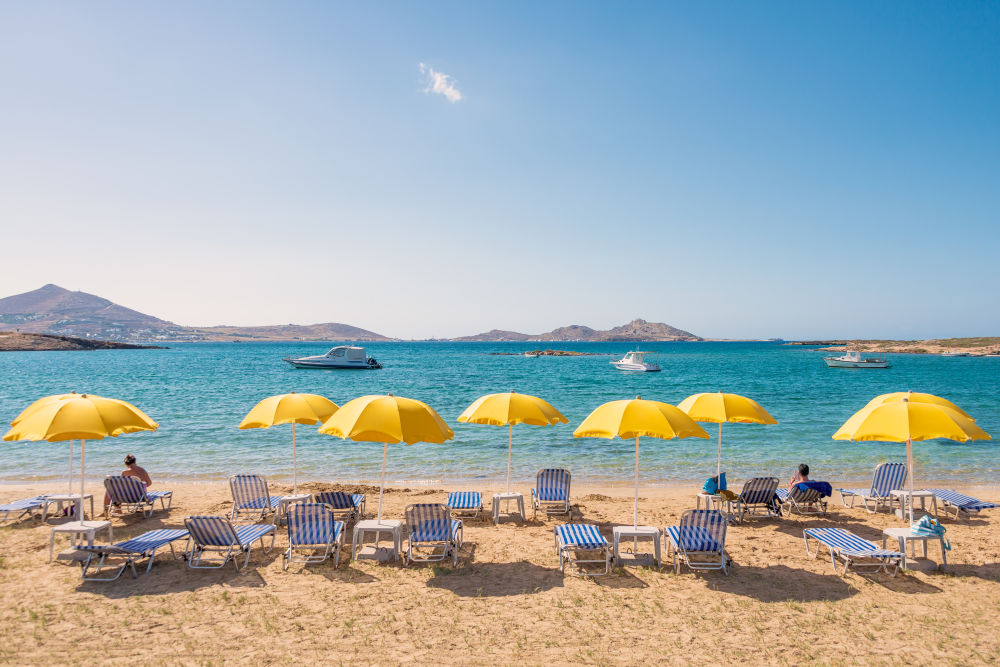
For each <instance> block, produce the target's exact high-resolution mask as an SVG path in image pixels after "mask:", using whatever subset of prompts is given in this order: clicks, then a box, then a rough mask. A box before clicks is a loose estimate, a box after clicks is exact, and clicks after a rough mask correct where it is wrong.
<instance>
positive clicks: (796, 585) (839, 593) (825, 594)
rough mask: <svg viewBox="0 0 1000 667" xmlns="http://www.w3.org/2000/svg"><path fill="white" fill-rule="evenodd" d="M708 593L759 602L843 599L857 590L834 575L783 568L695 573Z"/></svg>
mask: <svg viewBox="0 0 1000 667" xmlns="http://www.w3.org/2000/svg"><path fill="white" fill-rule="evenodd" d="M696 576H698V577H700V578H702V579H704V580H705V581H706V585H707V586H708V588H709V589H710V590H714V591H722V592H725V593H733V594H734V595H742V596H743V597H748V598H753V599H755V600H759V601H761V602H815V601H820V600H844V599H847V598H849V597H851V596H852V595H856V594H857V593H858V592H859V591H858V589H857V588H855V587H854V586H852V585H851V584H850V583H848V582H847V581H845V580H844V579H843V578H842V577H839V576H837V575H836V574H818V573H816V572H811V571H809V570H803V569H800V568H792V567H788V566H787V565H769V566H767V567H758V566H740V567H734V568H732V569H731V570H730V574H729V576H728V577H727V576H726V575H724V574H722V573H721V572H699V573H697V575H696Z"/></svg>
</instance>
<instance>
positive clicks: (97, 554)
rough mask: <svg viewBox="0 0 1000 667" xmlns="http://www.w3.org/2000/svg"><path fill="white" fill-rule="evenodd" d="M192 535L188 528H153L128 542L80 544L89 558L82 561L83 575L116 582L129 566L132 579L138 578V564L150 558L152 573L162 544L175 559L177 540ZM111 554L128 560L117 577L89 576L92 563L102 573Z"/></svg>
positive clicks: (93, 579)
mask: <svg viewBox="0 0 1000 667" xmlns="http://www.w3.org/2000/svg"><path fill="white" fill-rule="evenodd" d="M187 536H188V531H186V530H182V529H180V528H161V529H160V530H150V531H147V532H145V533H143V534H142V535H139V536H138V537H133V538H132V539H130V540H125V541H124V542H118V543H116V544H108V545H94V546H86V545H80V546H77V547H76V550H77V551H78V552H82V553H85V554H87V558H86V560H84V561H82V562H81V563H80V564H81V565H82V566H83V571H82V572H81V573H80V576H81V577H83V580H84V581H114V580H115V579H117V578H118V577H120V576H122V572H124V571H125V568H131V569H132V578H133V579H134V578H138V576H139V573H138V571H136V569H135V564H136V562H137V561H140V560H142V559H143V558H148V559H149V563H148V564H147V565H146V569H145V572H149V570H150V568H152V567H153V558H154V557H155V556H156V550H157V549H159V548H160V547H162V546H166V545H169V546H170V553H171V554H173V556H174V558H176V557H177V554H176V553H175V552H174V545H173V543H174V541H175V540H180V539H183V538H185V537H187ZM108 557H112V558H114V557H121V558H123V559H124V562H122V563H121V565H119V566H118V569H117V570H115V573H114V575H113V576H105V577H101V576H89V577H88V576H87V572H88V570H89V569H90V567H91V566H92V565H95V562H94V561H95V559H96V565H95V570H96V571H95V574H96V575H100V574H101V570H102V569H103V568H104V566H105V560H106V559H107V558H108Z"/></svg>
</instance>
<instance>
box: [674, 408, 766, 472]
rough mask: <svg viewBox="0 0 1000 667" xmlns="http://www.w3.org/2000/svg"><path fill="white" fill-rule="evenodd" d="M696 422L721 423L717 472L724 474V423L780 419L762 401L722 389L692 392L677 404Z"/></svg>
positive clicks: (764, 422) (760, 421)
mask: <svg viewBox="0 0 1000 667" xmlns="http://www.w3.org/2000/svg"><path fill="white" fill-rule="evenodd" d="M677 407H678V408H680V409H681V410H683V411H684V412H686V413H687V415H688V416H689V417H691V419H693V420H695V421H696V422H711V423H713V424H718V425H719V457H718V462H717V471H716V474H718V475H722V425H723V424H724V423H726V422H729V423H731V424H777V423H778V420H777V419H775V418H774V417H772V416H771V415H770V414H768V412H767V410H765V409H764V408H762V407H761V406H760V403H758V402H757V401H755V400H753V399H752V398H747V397H746V396H740V395H739V394H724V393H722V392H721V391H719V392H714V393H705V394H692V395H691V396H688V397H687V398H685V399H684V400H683V401H681V402H680V403H678V404H677ZM720 484H721V482H720Z"/></svg>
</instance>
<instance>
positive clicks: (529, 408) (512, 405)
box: [458, 390, 569, 492]
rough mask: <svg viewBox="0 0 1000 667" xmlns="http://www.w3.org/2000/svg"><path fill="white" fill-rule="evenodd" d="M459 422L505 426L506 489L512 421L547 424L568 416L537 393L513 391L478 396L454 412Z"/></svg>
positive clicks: (508, 479) (558, 422) (557, 421)
mask: <svg viewBox="0 0 1000 667" xmlns="http://www.w3.org/2000/svg"><path fill="white" fill-rule="evenodd" d="M458 421H459V422H460V423H462V424H492V425H494V426H506V427H507V491H508V492H509V491H510V453H511V449H512V447H513V444H514V424H531V425H533V426H551V425H554V424H565V423H566V422H568V421H569V420H568V419H566V418H565V417H563V415H562V413H561V412H559V411H558V410H556V409H555V408H554V407H552V405H551V404H550V403H548V402H547V401H544V400H542V399H540V398H538V397H537V396H530V395H528V394H517V393H514V391H513V390H512V391H510V392H508V393H505V394H487V395H485V396H480V397H479V398H477V399H476V400H475V401H473V402H472V405H470V406H469V407H467V408H466V409H465V410H463V411H462V414H460V415H459V416H458Z"/></svg>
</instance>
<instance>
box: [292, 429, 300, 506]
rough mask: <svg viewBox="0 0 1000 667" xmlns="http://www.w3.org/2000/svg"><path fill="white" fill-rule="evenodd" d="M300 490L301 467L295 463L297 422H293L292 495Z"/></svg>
mask: <svg viewBox="0 0 1000 667" xmlns="http://www.w3.org/2000/svg"><path fill="white" fill-rule="evenodd" d="M298 492H299V469H298V467H297V466H296V463H295V422H292V495H293V496H294V495H296V494H297V493H298Z"/></svg>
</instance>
